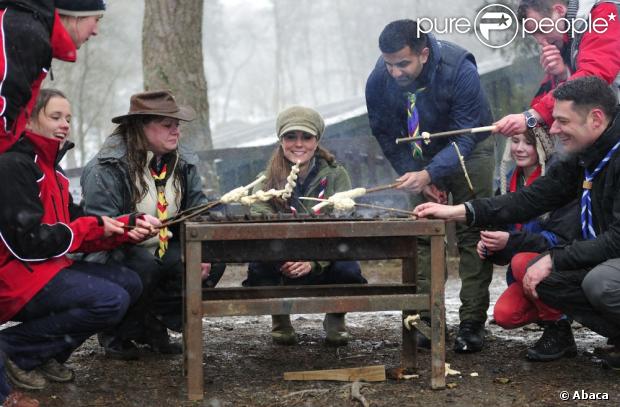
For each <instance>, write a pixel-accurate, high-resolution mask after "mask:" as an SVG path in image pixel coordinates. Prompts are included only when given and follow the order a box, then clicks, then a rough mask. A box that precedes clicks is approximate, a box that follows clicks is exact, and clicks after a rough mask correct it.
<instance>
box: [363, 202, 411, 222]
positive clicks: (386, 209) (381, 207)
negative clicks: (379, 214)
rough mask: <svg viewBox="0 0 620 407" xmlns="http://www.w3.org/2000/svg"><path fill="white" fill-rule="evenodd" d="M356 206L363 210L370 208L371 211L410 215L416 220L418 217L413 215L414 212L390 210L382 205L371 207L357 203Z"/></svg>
mask: <svg viewBox="0 0 620 407" xmlns="http://www.w3.org/2000/svg"><path fill="white" fill-rule="evenodd" d="M355 206H359V207H361V208H370V209H381V210H384V211H389V212H395V213H402V214H404V215H409V216H411V217H412V218H413V219H414V220H415V219H417V218H418V217H417V216H415V215H414V214H413V212H411V211H405V210H403V209H396V208H388V207H386V206H380V205H371V204H362V203H357V202H356V203H355Z"/></svg>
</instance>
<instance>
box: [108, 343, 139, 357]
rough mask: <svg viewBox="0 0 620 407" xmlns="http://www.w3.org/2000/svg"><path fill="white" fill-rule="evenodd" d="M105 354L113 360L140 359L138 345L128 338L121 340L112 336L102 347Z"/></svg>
mask: <svg viewBox="0 0 620 407" xmlns="http://www.w3.org/2000/svg"><path fill="white" fill-rule="evenodd" d="M103 349H104V351H105V356H106V357H107V358H109V359H115V360H138V359H140V351H139V350H138V347H137V346H136V345H135V344H134V343H133V342H131V341H130V340H121V339H117V338H114V339H113V340H112V341H110V342H109V343H108V344H107V345H105V346H104V347H103Z"/></svg>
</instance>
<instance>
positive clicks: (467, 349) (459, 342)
mask: <svg viewBox="0 0 620 407" xmlns="http://www.w3.org/2000/svg"><path fill="white" fill-rule="evenodd" d="M483 346H484V322H481V321H471V320H466V321H461V324H460V325H459V332H458V333H457V334H456V338H455V339H454V351H455V352H458V353H473V352H480V351H481V350H482V347H483Z"/></svg>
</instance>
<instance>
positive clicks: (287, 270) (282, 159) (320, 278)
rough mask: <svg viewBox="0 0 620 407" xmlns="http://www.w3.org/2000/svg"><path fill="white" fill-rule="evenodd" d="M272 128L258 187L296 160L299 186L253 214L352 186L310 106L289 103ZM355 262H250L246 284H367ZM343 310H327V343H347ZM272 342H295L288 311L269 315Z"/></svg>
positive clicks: (296, 208) (275, 182) (281, 181)
mask: <svg viewBox="0 0 620 407" xmlns="http://www.w3.org/2000/svg"><path fill="white" fill-rule="evenodd" d="M276 130H277V135H278V139H279V141H280V142H279V144H278V146H277V148H276V150H275V151H274V153H273V155H272V157H271V160H270V162H269V165H268V167H267V171H266V173H265V175H266V176H267V179H266V180H265V181H264V183H263V184H262V185H258V186H257V187H256V188H257V189H262V190H265V191H266V190H269V189H271V188H275V189H282V188H283V187H284V185H285V184H286V178H287V176H288V175H289V173H290V171H291V167H292V166H293V165H294V164H295V163H299V166H300V171H299V175H298V176H299V178H298V179H297V186H296V187H295V189H294V190H293V193H292V196H291V197H290V198H289V199H287V200H282V199H272V200H271V201H269V202H261V203H257V204H255V205H253V206H252V212H253V213H255V214H264V213H271V214H273V213H278V212H284V213H304V212H306V213H307V212H309V209H308V207H309V206H311V205H312V203H311V202H309V201H307V202H303V201H301V200H300V199H299V197H302V196H309V197H316V198H328V197H329V196H331V195H333V194H334V193H336V192H339V191H345V190H348V189H351V180H350V179H349V175H348V174H347V171H346V170H345V169H344V167H343V166H341V165H340V164H338V163H337V162H336V160H335V158H334V156H333V155H332V154H331V153H330V152H329V151H327V150H326V149H325V148H323V147H321V146H320V145H319V140H320V139H321V135H322V134H323V131H324V130H325V123H324V121H323V118H322V117H321V115H320V114H319V113H318V112H316V111H315V110H313V109H310V108H307V107H301V106H293V107H290V108H288V109H286V110H284V111H282V112H281V113H280V114H279V115H278V119H277V122H276ZM366 282H367V281H366V279H365V278H364V277H363V276H362V272H361V270H360V265H359V263H358V262H357V261H332V262H316V261H295V260H290V261H286V262H261V263H250V265H249V268H248V278H247V280H245V281H244V282H243V285H244V286H273V285H280V284H285V285H301V284H313V285H314V284H365V283H366ZM344 317H345V314H342V313H339V314H327V315H326V316H325V320H324V321H323V327H324V328H325V331H326V338H325V340H326V342H327V344H329V345H334V346H342V345H346V344H347V342H348V339H349V335H348V333H347V331H346V328H345V320H344ZM271 336H272V338H273V341H274V342H275V343H278V344H282V345H292V344H295V343H296V342H297V336H296V334H295V330H294V329H293V326H292V325H291V320H290V315H272V332H271Z"/></svg>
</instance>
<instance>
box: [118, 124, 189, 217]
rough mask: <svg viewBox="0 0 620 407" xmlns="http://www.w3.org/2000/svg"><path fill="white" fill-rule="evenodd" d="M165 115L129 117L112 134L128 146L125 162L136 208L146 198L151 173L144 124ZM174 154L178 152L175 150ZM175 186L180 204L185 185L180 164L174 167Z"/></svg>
mask: <svg viewBox="0 0 620 407" xmlns="http://www.w3.org/2000/svg"><path fill="white" fill-rule="evenodd" d="M163 119H164V117H162V116H153V115H135V116H129V117H127V118H126V119H125V120H124V121H123V122H122V123H121V124H119V125H118V126H117V127H116V129H114V132H113V133H112V136H114V135H117V136H120V137H121V139H122V140H123V142H124V143H125V146H126V148H127V155H126V156H125V164H126V165H127V169H128V173H129V180H130V182H129V185H130V188H131V191H130V192H131V208H132V209H133V210H135V209H136V205H137V204H138V203H139V202H140V201H142V200H143V199H144V197H145V196H146V194H147V193H148V189H149V188H148V185H147V183H146V179H147V177H150V176H151V175H150V174H149V172H148V171H147V164H148V163H147V162H146V158H147V152H148V147H149V143H148V140H147V139H146V134H145V133H144V126H146V125H148V124H149V123H151V122H155V121H161V120H163ZM172 154H178V151H174V152H173V153H172ZM172 177H174V178H173V188H174V192H175V193H176V197H177V206H179V205H180V202H181V200H182V197H183V194H184V186H183V179H182V174H181V171H180V170H179V168H178V165H177V166H175V168H174V173H173V174H172Z"/></svg>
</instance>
